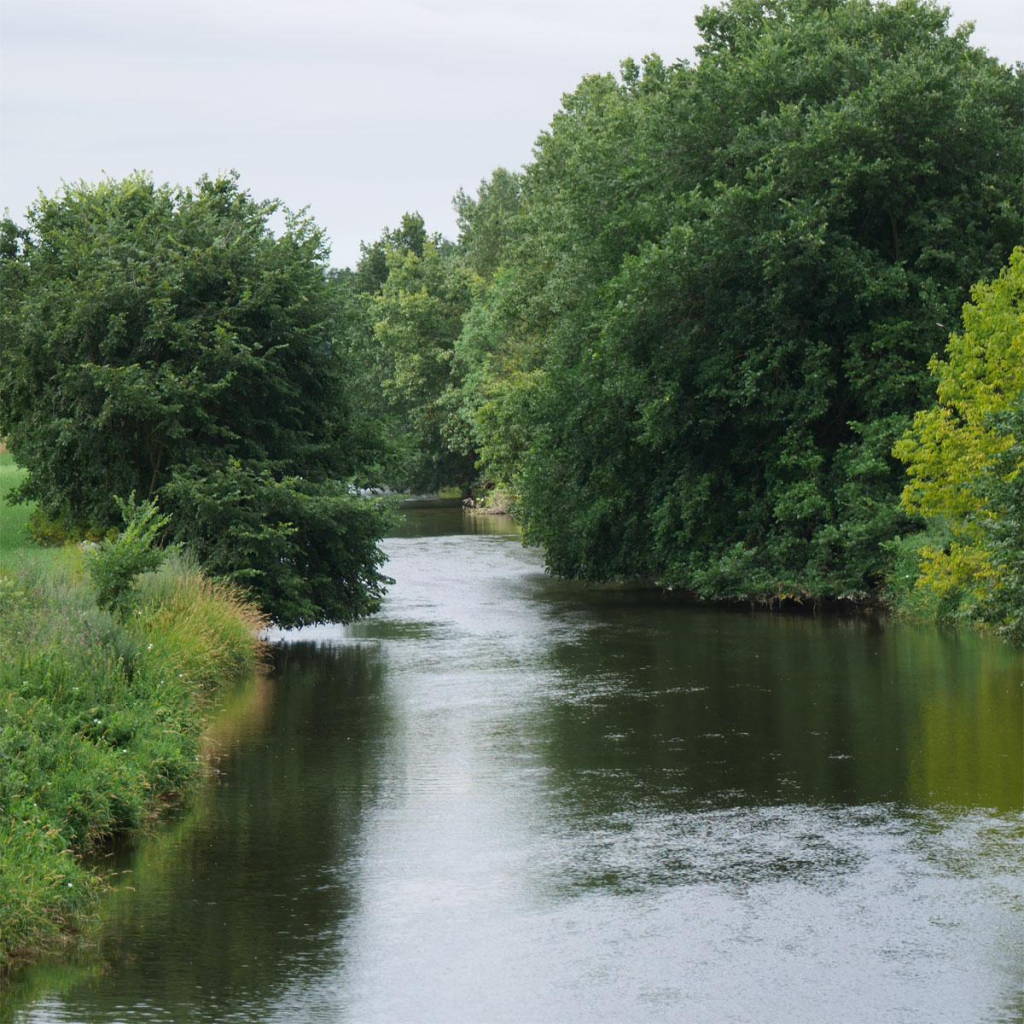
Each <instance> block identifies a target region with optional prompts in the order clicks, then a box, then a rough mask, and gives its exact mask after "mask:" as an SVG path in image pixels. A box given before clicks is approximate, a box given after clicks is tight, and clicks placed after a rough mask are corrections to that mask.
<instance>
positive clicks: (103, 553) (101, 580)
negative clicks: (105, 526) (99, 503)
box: [88, 491, 170, 617]
mask: <svg viewBox="0 0 1024 1024" xmlns="http://www.w3.org/2000/svg"><path fill="white" fill-rule="evenodd" d="M115 501H116V502H117V505H118V508H119V509H120V510H121V515H122V517H123V518H124V524H125V528H124V530H122V531H121V533H120V534H118V536H117V537H116V538H115V539H113V540H106V541H104V542H103V543H102V544H100V545H99V546H98V547H97V548H95V549H94V550H93V552H92V555H91V557H90V558H89V563H88V564H89V576H90V578H91V579H92V584H93V587H94V588H95V590H96V603H97V604H98V605H99V606H100V607H101V608H106V609H108V610H109V611H112V612H114V613H116V614H117V615H120V616H122V617H123V616H124V615H125V614H126V613H127V611H128V610H129V608H130V607H131V598H132V593H133V591H134V590H135V586H136V582H137V580H138V578H139V577H140V576H141V575H142V574H143V573H147V572H154V571H155V570H157V569H159V568H160V565H161V564H162V562H163V560H164V558H165V553H164V552H163V551H161V550H160V549H159V548H157V547H155V546H154V545H155V543H156V540H157V537H158V536H159V535H160V531H161V530H163V528H164V527H165V526H167V524H168V523H169V522H170V516H162V515H160V510H159V508H158V507H157V503H156V501H155V500H150V501H143V502H141V503H138V502H136V500H135V492H134V491H132V493H131V495H130V496H129V497H128V500H127V501H123V500H122V499H121V498H115Z"/></svg>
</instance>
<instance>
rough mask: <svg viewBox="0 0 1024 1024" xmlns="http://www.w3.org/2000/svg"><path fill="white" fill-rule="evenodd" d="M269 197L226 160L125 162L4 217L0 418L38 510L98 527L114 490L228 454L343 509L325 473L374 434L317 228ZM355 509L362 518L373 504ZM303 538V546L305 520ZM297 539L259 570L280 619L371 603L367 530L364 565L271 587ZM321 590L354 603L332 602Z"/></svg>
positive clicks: (227, 560) (70, 524) (353, 464)
mask: <svg viewBox="0 0 1024 1024" xmlns="http://www.w3.org/2000/svg"><path fill="white" fill-rule="evenodd" d="M279 212H282V211H281V209H280V207H279V205H278V204H277V203H274V202H258V201H256V200H254V199H253V198H252V196H251V195H250V194H249V193H248V192H246V191H244V190H243V189H241V188H240V187H239V184H238V181H237V178H236V177H234V176H229V177H221V178H215V179H211V178H203V179H201V180H200V181H199V182H198V184H197V185H196V186H195V187H194V188H172V187H170V186H159V187H157V186H155V185H154V184H153V182H152V181H151V180H150V179H149V178H148V177H146V176H143V175H135V176H132V177H129V178H126V179H125V180H123V181H112V180H107V181H103V182H101V183H100V184H98V185H89V184H85V183H80V184H75V185H68V186H66V187H65V188H64V189H63V191H62V192H61V193H59V194H58V195H57V196H55V197H40V199H39V200H38V201H37V202H36V203H35V205H34V206H33V207H32V208H31V209H30V210H29V212H28V224H27V227H26V228H18V227H16V226H15V225H13V224H11V223H10V222H8V223H7V224H6V225H5V227H4V233H3V245H2V246H0V274H2V278H0V284H2V290H3V313H2V318H3V319H2V324H0V326H2V328H3V332H4V339H5V353H4V355H5V358H4V362H3V365H2V368H0V432H2V433H4V434H5V435H6V436H7V440H8V444H9V447H10V449H11V451H12V452H14V454H15V455H16V457H17V459H18V461H19V462H20V463H21V464H22V465H23V466H25V467H26V468H27V469H28V470H29V477H28V479H27V481H26V482H25V483H24V484H23V485H22V487H21V489H20V492H21V495H22V497H23V498H26V499H34V500H36V501H38V502H39V506H40V509H41V513H42V514H43V515H45V516H47V517H49V518H51V519H54V520H57V521H58V522H59V523H61V524H62V526H63V527H64V528H65V529H67V530H69V531H71V530H75V529H78V530H89V529H98V530H100V531H101V532H102V531H103V530H105V529H106V528H108V527H110V526H113V525H115V524H116V522H117V520H118V515H117V506H116V503H115V496H118V495H126V494H129V493H131V492H132V491H135V492H137V493H138V494H139V495H140V496H141V497H142V498H143V499H146V500H148V499H150V498H155V497H157V496H161V495H162V494H163V492H164V491H165V489H167V488H168V487H170V485H171V484H172V482H173V481H174V480H175V479H176V478H177V477H178V476H180V475H182V474H184V475H185V476H186V477H187V478H188V479H190V480H191V479H193V477H194V468H195V467H199V466H205V465H214V466H219V465H223V464H224V462H225V460H231V459H234V460H238V461H239V462H242V463H244V464H245V465H246V466H247V467H248V468H249V470H250V471H252V472H253V473H255V474H257V475H261V476H262V475H265V474H269V475H270V476H271V477H273V478H274V479H275V480H278V481H281V480H284V479H286V478H301V479H302V480H303V481H304V485H303V486H304V490H305V493H306V494H307V496H308V497H309V498H310V500H313V499H314V498H315V496H316V494H317V493H318V492H320V491H322V492H323V500H324V502H326V503H328V504H332V503H333V504H332V507H333V508H334V509H335V512H334V515H335V516H336V517H342V516H343V514H344V513H343V510H342V507H341V506H340V505H338V504H337V503H336V502H335V501H334V495H335V491H336V489H337V486H338V485H337V483H336V481H339V480H347V479H349V478H350V477H352V476H353V475H354V474H356V473H357V472H358V471H359V470H360V468H361V467H362V466H363V465H364V464H366V463H367V462H370V461H372V459H373V454H374V453H373V446H374V441H373V438H372V437H368V436H365V435H363V434H361V432H360V431H361V428H362V427H363V426H364V425H365V421H364V420H362V419H361V418H359V417H358V416H354V415H353V414H352V412H351V405H352V403H353V402H354V401H355V400H356V396H354V395H353V394H352V393H351V391H350V389H349V387H348V379H347V367H346V363H345V359H344V353H343V347H342V346H340V345H338V344H336V343H335V337H336V335H337V334H338V333H339V329H338V323H337V316H338V314H339V306H338V304H337V302H336V296H335V292H334V291H333V290H332V288H331V287H330V284H329V282H328V281H327V278H326V273H325V268H326V258H327V247H326V244H325V241H324V238H323V234H322V232H321V231H320V229H319V228H318V227H317V226H316V225H315V224H314V223H313V222H312V220H310V219H309V218H308V217H307V216H305V215H304V214H303V213H302V212H299V213H292V212H289V211H287V210H284V211H283V214H284V221H285V228H284V230H283V231H282V232H281V233H280V234H278V235H274V234H273V233H272V232H271V230H270V219H271V217H272V216H274V215H275V214H276V213H279ZM346 509H347V510H348V511H349V512H351V513H352V514H353V515H357V513H356V511H355V507H354V506H346ZM357 518H358V525H354V526H353V530H354V532H357V533H359V534H362V532H363V530H364V528H365V526H366V525H367V523H368V521H369V516H368V515H363V514H361V513H359V514H358V515H357ZM183 523H184V521H183V520H182V521H181V525H183ZM264 525H265V527H266V529H267V530H269V531H271V532H273V531H275V530H279V529H281V528H284V527H285V525H286V524H285V523H284V522H268V523H266V524H264ZM178 528H179V521H178V519H175V520H174V521H173V522H172V524H171V534H172V537H173V536H176V531H177V530H178ZM205 528H206V529H207V530H210V531H212V530H213V529H214V528H215V524H213V523H208V524H205ZM295 536H296V540H295V545H297V546H298V548H300V547H301V544H302V543H303V542H304V540H305V538H306V537H307V536H308V534H307V533H303V532H302V531H299V532H298V533H297V534H296V535H295ZM298 548H297V549H296V551H297V557H296V559H295V560H294V561H293V562H291V563H288V564H284V563H282V564H281V571H282V572H284V573H286V574H287V575H288V576H289V579H288V581H287V582H286V583H282V585H281V586H280V587H276V586H275V585H274V584H273V582H272V578H273V575H274V567H272V566H270V565H267V566H265V567H264V572H263V574H262V575H261V576H260V577H258V579H254V580H253V581H252V585H253V586H254V587H256V588H257V589H256V590H255V591H254V593H255V594H256V596H257V597H258V599H259V600H260V601H261V602H262V603H263V605H264V607H265V608H266V610H267V611H268V612H269V613H270V614H271V615H273V616H274V617H275V618H277V619H278V620H279V621H281V622H283V623H287V622H289V621H290V620H289V618H288V616H289V615H290V614H291V612H290V610H289V609H290V608H293V607H296V606H301V607H302V608H303V616H304V621H305V620H308V619H309V618H317V619H348V618H351V617H352V616H353V615H355V614H358V613H359V611H360V609H362V608H365V607H367V606H369V605H370V604H372V601H373V598H372V595H370V594H363V593H362V592H361V588H362V586H363V585H364V583H367V582H369V583H370V586H371V590H372V592H373V593H376V591H377V589H379V584H380V582H381V578H380V577H379V575H378V574H376V571H375V566H376V565H377V564H378V563H379V557H378V556H377V555H375V554H373V553H372V552H373V551H374V550H375V549H374V548H373V546H372V545H370V546H369V547H366V546H363V547H361V548H360V552H361V553H362V554H364V555H367V556H368V557H369V559H370V560H369V561H363V562H361V563H359V565H358V566H355V567H354V566H353V565H352V564H351V560H347V562H346V564H345V565H344V566H342V565H341V564H336V565H334V566H331V565H325V566H323V567H322V569H321V571H322V572H325V573H332V572H333V573H335V574H336V575H340V574H341V573H342V572H343V571H344V572H348V573H350V576H349V578H348V579H347V580H346V581H345V582H344V583H343V584H341V585H339V586H338V587H336V588H334V590H333V591H324V590H323V588H318V587H316V586H311V587H310V588H309V589H308V590H307V592H306V593H305V595H304V596H303V597H302V599H301V600H298V601H296V600H294V599H289V602H288V604H287V606H285V605H277V604H275V601H276V595H277V593H278V592H279V591H282V590H284V591H289V592H294V591H295V588H296V587H297V586H301V584H300V583H299V582H297V579H296V577H295V574H294V568H295V565H296V564H302V565H307V564H309V563H311V562H312V559H313V554H314V553H313V552H312V551H305V552H302V551H300V550H299V549H298ZM332 550H336V548H335V549H332ZM221 553H222V555H223V557H222V559H221V562H220V564H219V567H218V568H219V570H220V571H227V572H228V573H229V575H230V574H231V573H234V572H236V571H241V570H243V569H245V568H246V563H245V561H244V558H243V555H242V553H241V552H239V553H238V554H237V557H236V558H235V559H232V558H231V557H229V555H228V554H227V553H226V552H223V551H222V552H221ZM353 568H355V570H356V571H355V573H354V574H353V573H352V571H353ZM299 579H301V574H300V577H299ZM314 591H316V592H317V593H316V594H314ZM331 593H333V595H334V596H335V597H339V598H340V597H341V595H347V596H348V597H350V598H351V601H349V602H345V603H342V602H341V601H339V600H335V601H333V602H329V603H324V602H323V600H322V598H323V597H324V595H325V594H328V595H329V594H331Z"/></svg>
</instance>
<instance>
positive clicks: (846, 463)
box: [456, 0, 1024, 598]
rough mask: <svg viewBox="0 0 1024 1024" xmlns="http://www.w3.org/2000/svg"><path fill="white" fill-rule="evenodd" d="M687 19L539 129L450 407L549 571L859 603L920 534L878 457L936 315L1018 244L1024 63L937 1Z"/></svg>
mask: <svg viewBox="0 0 1024 1024" xmlns="http://www.w3.org/2000/svg"><path fill="white" fill-rule="evenodd" d="M698 27H699V28H700V31H701V34H702V37H703V43H702V44H701V46H700V47H699V48H698V58H699V59H698V60H697V62H696V63H695V64H693V65H686V64H680V65H675V66H672V67H667V66H666V65H664V64H663V63H662V62H661V61H660V60H658V59H657V58H654V57H651V58H648V59H646V60H645V61H644V63H643V64H642V65H636V64H634V63H632V62H626V63H625V64H624V65H623V73H622V77H621V79H618V80H616V79H615V78H613V77H612V76H594V77H590V78H587V79H585V80H584V81H583V82H582V83H581V85H580V86H579V88H578V89H577V90H576V91H575V92H574V93H572V94H571V95H569V96H567V97H565V98H564V101H563V106H562V109H561V110H560V111H559V112H558V113H557V114H556V115H555V118H554V121H553V123H552V126H551V129H550V131H548V132H546V133H544V134H543V135H542V136H541V138H540V140H539V141H538V144H537V146H536V149H535V153H536V159H535V161H534V162H533V163H532V164H531V165H530V166H528V167H527V169H526V171H525V175H524V177H523V179H522V183H521V190H520V193H519V198H518V206H517V212H516V214H515V217H514V218H513V219H512V221H510V223H512V224H514V230H511V231H509V232H508V234H507V238H508V240H507V242H506V243H505V248H504V250H503V254H502V256H501V259H500V261H498V266H499V269H498V270H497V271H496V272H495V273H494V276H493V278H492V279H491V280H490V284H489V286H488V287H487V288H486V290H485V291H484V292H483V293H482V296H481V298H480V299H479V300H478V301H477V302H476V303H475V304H474V307H473V308H472V309H471V310H470V311H469V312H468V313H467V314H466V315H465V317H464V320H463V323H464V328H463V333H462V335H461V336H460V338H459V340H458V342H457V343H456V352H457V360H458V362H460V363H461V364H462V366H463V367H464V369H463V371H462V377H461V382H462V383H461V387H462V402H463V408H464V410H465V415H467V416H469V417H470V418H471V419H472V422H473V424H474V432H475V439H476V444H477V447H478V450H479V451H480V452H481V454H482V457H483V460H484V472H485V473H487V474H489V475H490V476H491V477H492V478H494V479H496V480H498V481H500V482H501V483H503V484H505V485H506V486H509V487H510V488H511V489H512V490H513V491H515V492H516V493H517V496H518V499H519V506H518V508H519V514H520V515H521V517H522V519H523V522H524V527H525V531H526V535H527V537H528V538H529V539H530V540H532V541H534V542H537V543H540V544H542V545H543V546H544V549H545V553H546V557H547V559H548V563H549V565H550V567H551V568H552V569H554V570H555V571H557V572H559V573H561V574H565V575H571V576H578V577H583V578H589V579H605V578H609V577H614V576H620V575H647V576H653V577H657V578H659V579H661V580H663V581H665V582H668V583H670V584H673V585H677V586H681V587H685V588H690V589H694V590H697V591H699V592H701V593H704V594H707V595H711V596H714V595H726V594H728V595H733V596H749V597H766V598H767V597H772V596H777V595H783V594H790V595H795V596H799V595H802V594H803V595H807V594H812V595H816V596H844V595H845V596H858V595H864V594H866V593H868V592H869V591H871V590H872V589H874V588H875V587H876V586H877V585H878V583H879V582H880V581H881V579H882V578H883V577H884V575H885V574H886V571H887V558H888V557H889V555H888V554H887V552H888V551H891V549H887V548H886V547H885V546H884V545H885V544H886V542H888V541H890V540H891V539H893V538H894V537H898V536H900V535H901V534H904V533H907V532H908V531H911V530H913V529H914V528H915V521H914V520H913V519H912V518H911V517H909V516H907V515H906V514H905V513H904V512H902V511H901V510H900V509H899V508H898V507H897V496H898V494H899V490H900V488H901V486H902V482H903V481H902V474H901V467H900V465H899V464H898V462H896V460H894V459H893V457H892V455H891V449H892V445H893V443H894V442H895V441H896V440H897V439H898V438H899V437H900V436H901V435H902V433H903V432H904V430H905V428H906V426H907V423H908V421H909V418H910V414H911V413H912V412H913V410H915V409H917V408H920V407H921V406H922V405H923V404H924V403H925V402H926V400H927V394H928V389H929V377H928V372H927V365H928V360H929V358H930V357H931V356H932V355H933V354H934V352H935V351H936V349H937V347H938V345H939V344H940V341H939V339H940V338H941V337H942V335H943V333H944V332H945V331H946V328H944V327H942V326H941V325H942V324H946V323H950V322H951V318H952V317H953V315H954V314H955V311H956V310H957V309H958V308H959V306H960V305H961V304H962V302H963V301H964V298H965V297H966V294H967V289H968V286H969V284H970V282H972V281H975V280H978V279H979V278H980V277H983V276H987V275H991V274H993V273H994V272H995V271H996V269H997V268H998V267H999V266H1000V265H1001V264H1002V262H1003V261H1004V260H1005V259H1006V256H1007V254H1008V253H1009V251H1010V249H1011V247H1012V245H1013V243H1014V241H1015V239H1016V238H1017V237H1018V236H1019V227H1020V222H1021V216H1022V204H1021V199H1020V189H1019V181H1018V175H1017V173H1016V169H1015V168H1014V167H1013V161H1008V160H1007V159H1006V153H1007V152H1019V150H1020V144H1021V140H1022V131H1021V129H1022V113H1021V111H1022V106H1024V104H1022V102H1021V101H1022V90H1021V85H1022V78H1021V76H1020V74H1019V72H1015V71H1013V70H1011V69H1008V68H1006V67H1003V66H1001V65H1000V64H999V63H998V62H997V61H996V60H994V59H993V58H990V57H988V56H987V55H986V54H985V53H984V51H982V50H979V49H976V48H973V47H972V46H971V45H970V44H969V30H968V29H957V30H956V31H953V32H950V31H949V26H948V12H946V11H944V10H942V9H940V8H937V7H934V6H932V5H930V4H927V3H916V2H907V3H900V4H894V5H890V4H877V5H874V4H871V3H869V2H867V0H838V2H829V3H823V2H821V0H773V2H772V3H769V4H765V3H762V2H760V0H732V2H730V3H727V4H724V5H723V6H721V7H716V8H708V9H706V10H705V12H704V13H703V14H702V15H701V16H700V17H699V18H698ZM469 237H470V239H472V234H470V236H469ZM487 265H488V266H493V265H494V261H491V262H490V263H488V264H487Z"/></svg>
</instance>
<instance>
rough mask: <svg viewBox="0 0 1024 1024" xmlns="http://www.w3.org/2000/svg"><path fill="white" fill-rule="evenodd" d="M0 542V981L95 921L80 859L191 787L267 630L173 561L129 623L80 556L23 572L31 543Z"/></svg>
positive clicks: (173, 556) (89, 878)
mask: <svg viewBox="0 0 1024 1024" xmlns="http://www.w3.org/2000/svg"><path fill="white" fill-rule="evenodd" d="M3 458H4V459H9V456H3ZM0 468H3V466H2V465H0ZM8 512H9V509H8V508H7V507H6V505H5V507H4V508H3V509H2V515H0V519H2V520H3V522H4V525H5V527H6V525H7V523H8V522H9V521H10V520H9V517H8ZM129 512H130V513H131V514H132V516H133V517H134V518H135V519H136V520H137V521H138V520H143V521H144V524H143V525H142V527H141V530H142V532H143V533H144V532H145V531H146V529H148V527H150V526H152V524H153V523H154V522H156V517H150V518H148V519H147V517H146V506H145V504H143V505H142V506H135V507H134V508H133V509H130V510H129ZM24 525H25V524H24V520H23V521H22V528H24ZM129 529H130V526H129ZM126 532H127V531H126ZM3 539H4V549H3V569H2V570H0V619H2V621H3V642H4V658H3V661H2V663H0V722H2V723H3V725H2V728H0V974H2V973H3V972H4V971H5V970H6V969H7V968H8V967H10V966H11V964H12V963H13V962H15V961H17V960H20V959H24V958H25V957H28V956H33V955H37V954H38V953H40V952H42V951H44V950H45V949H47V948H49V947H52V946H55V945H57V944H59V943H60V941H61V939H62V936H63V933H64V932H65V930H66V929H68V928H69V927H74V926H77V925H79V924H80V923H81V921H82V916H83V914H84V913H86V912H88V911H89V910H91V909H92V908H93V907H94V906H95V900H96V895H97V892H98V890H99V888H100V880H99V878H98V877H97V876H96V875H95V874H93V873H92V871H91V870H89V869H88V868H87V867H86V866H85V864H84V863H83V861H82V860H81V855H82V854H83V853H86V852H88V851H90V850H92V849H94V848H95V847H96V845H97V844H98V843H100V842H102V841H104V840H105V839H107V838H108V837H110V836H114V835H119V834H123V833H126V832H130V831H132V830H136V829H139V828H141V827H143V825H144V824H145V822H146V821H147V820H148V818H149V817H150V816H151V815H152V814H153V812H154V810H155V809H156V807H157V806H158V805H159V803H160V802H161V801H166V800H168V799H171V798H173V797H174V796H175V795H176V794H178V793H180V792H181V791H182V790H183V789H184V788H185V787H186V786H188V784H189V783H190V781H191V780H192V779H194V778H195V777H196V775H197V774H198V772H199V771H200V768H201V765H200V761H199V735H200V731H201V729H202V726H203V723H204V720H205V709H206V707H207V705H208V702H209V698H208V695H209V693H210V692H211V691H212V690H213V689H214V688H215V687H217V686H219V685H221V684H223V683H225V682H228V681H230V680H231V679H233V678H235V677H237V676H238V675H240V674H243V673H247V672H252V670H253V668H254V666H255V664H256V660H257V657H258V653H259V642H258V640H257V635H258V633H259V632H261V631H262V629H263V628H264V627H265V625H266V621H265V619H264V618H263V617H262V616H261V615H260V614H259V613H258V611H257V610H256V609H255V608H254V607H252V606H251V605H249V604H247V603H246V602H245V601H244V600H242V598H241V596H240V595H239V593H238V591H237V590H236V589H234V588H232V587H230V586H227V585H225V584H218V583H213V582H211V581H210V580H209V579H206V578H204V577H203V576H202V575H201V574H199V573H198V572H197V571H196V570H195V568H194V567H193V566H191V565H190V564H189V563H188V562H186V561H184V560H183V558H182V556H181V554H180V553H179V552H171V553H170V554H169V556H168V558H167V560H166V562H165V563H164V565H163V566H162V567H161V568H160V569H159V570H158V571H157V572H151V573H148V574H147V575H146V576H144V577H143V578H142V579H140V580H139V581H138V584H137V587H136V590H135V595H134V609H133V610H134V614H132V615H129V616H126V617H121V616H117V615H114V614H112V613H111V612H110V611H107V610H105V609H103V608H100V607H99V606H98V605H97V604H96V601H95V598H94V594H93V590H92V588H91V587H90V586H88V585H87V584H86V582H85V573H84V572H83V571H82V565H81V562H82V559H83V553H82V552H81V550H80V549H77V548H73V547H69V548H68V549H66V550H65V551H63V552H61V553H59V554H60V555H61V556H62V557H59V558H58V557H57V554H58V553H56V552H54V551H53V549H50V550H49V551H47V552H45V554H46V557H45V559H43V558H41V559H38V560H29V559H22V560H19V559H14V558H12V557H11V556H12V554H15V553H16V549H17V545H18V544H19V543H20V544H21V545H22V546H25V547H31V545H30V544H29V542H28V540H27V537H26V536H25V535H24V534H22V536H21V537H20V538H16V537H14V536H13V535H12V534H11V533H9V532H8V531H7V530H6V529H5V530H4V534H3ZM21 566H27V567H26V568H22V567H21Z"/></svg>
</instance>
